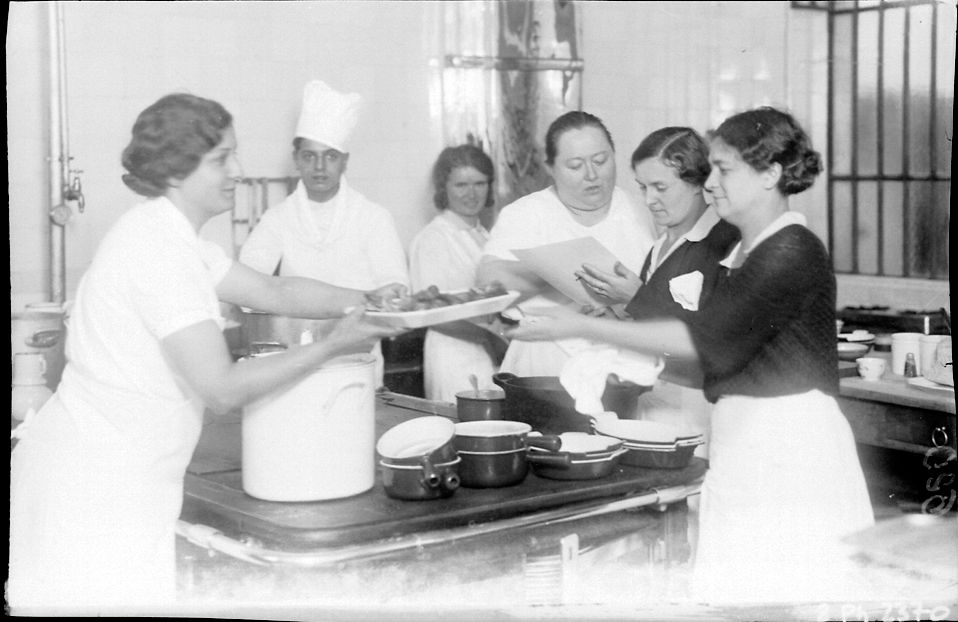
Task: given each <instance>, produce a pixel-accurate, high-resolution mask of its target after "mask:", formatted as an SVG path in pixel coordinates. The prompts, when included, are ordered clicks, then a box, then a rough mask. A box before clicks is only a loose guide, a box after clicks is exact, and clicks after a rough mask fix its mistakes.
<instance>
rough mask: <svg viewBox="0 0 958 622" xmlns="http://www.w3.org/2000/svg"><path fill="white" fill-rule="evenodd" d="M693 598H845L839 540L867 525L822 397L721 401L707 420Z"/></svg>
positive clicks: (859, 485)
mask: <svg viewBox="0 0 958 622" xmlns="http://www.w3.org/2000/svg"><path fill="white" fill-rule="evenodd" d="M711 423H712V425H711V429H712V434H711V447H710V450H709V465H710V467H709V471H708V473H707V474H706V476H705V482H704V484H703V487H702V499H701V510H700V511H701V514H700V518H699V530H700V532H699V539H698V544H697V547H696V554H695V563H694V580H693V590H694V594H695V596H696V598H697V599H699V600H700V601H703V602H708V603H718V602H727V603H748V602H803V603H807V602H822V601H825V600H833V599H839V600H840V599H847V598H849V591H848V590H849V587H848V586H849V585H850V583H853V582H850V581H849V579H848V577H849V576H850V575H849V574H848V573H849V572H850V570H851V568H852V564H851V563H850V562H849V560H848V551H847V550H846V549H845V547H843V545H842V544H841V542H840V539H841V538H842V537H844V536H846V535H848V534H851V533H854V532H856V531H858V530H861V529H865V528H867V527H870V526H871V525H872V524H874V518H873V514H872V507H871V502H870V500H869V497H868V491H867V488H866V487H865V479H864V476H863V474H862V470H861V466H860V464H859V461H858V455H857V452H856V448H855V441H854V437H853V436H852V432H851V428H850V427H849V425H848V422H847V420H846V419H845V417H844V415H842V413H841V411H840V410H839V408H838V404H837V403H836V402H835V400H834V399H833V398H832V397H829V396H827V395H825V394H824V393H821V392H820V391H810V392H808V393H803V394H800V395H791V396H785V397H778V398H754V397H744V396H729V397H723V398H721V399H720V400H719V402H718V403H717V404H716V406H715V409H714V411H713V412H712V418H711Z"/></svg>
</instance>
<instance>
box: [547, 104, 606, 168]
mask: <svg viewBox="0 0 958 622" xmlns="http://www.w3.org/2000/svg"><path fill="white" fill-rule="evenodd" d="M583 127H594V128H597V129H599V130H601V131H602V133H603V134H605V137H606V139H607V140H608V141H609V145H610V146H611V147H612V151H615V143H614V142H613V141H612V134H610V133H609V130H608V128H606V127H605V124H604V123H602V119H600V118H599V117H597V116H595V115H594V114H589V113H588V112H585V111H582V110H573V111H571V112H567V113H565V114H564V115H562V116H560V117H559V118H558V119H556V120H555V121H553V122H552V123H551V124H550V125H549V129H548V130H546V138H545V143H546V145H545V147H546V164H548V165H549V166H552V165H553V164H555V161H556V154H557V151H558V142H559V138H560V137H561V136H562V135H563V134H565V133H566V132H568V131H569V130H578V129H581V128H583Z"/></svg>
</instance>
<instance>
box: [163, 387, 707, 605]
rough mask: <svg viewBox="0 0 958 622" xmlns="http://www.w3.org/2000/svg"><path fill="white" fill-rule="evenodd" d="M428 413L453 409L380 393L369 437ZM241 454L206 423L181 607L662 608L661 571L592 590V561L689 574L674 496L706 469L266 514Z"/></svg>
mask: <svg viewBox="0 0 958 622" xmlns="http://www.w3.org/2000/svg"><path fill="white" fill-rule="evenodd" d="M434 414H438V415H440V416H447V417H450V418H454V417H455V406H453V405H451V404H443V403H437V402H427V401H426V400H421V399H416V398H408V397H406V396H397V395H395V394H386V395H379V396H378V397H377V407H376V427H377V429H376V433H377V437H378V436H380V435H382V433H383V432H385V431H386V430H387V429H389V428H391V427H392V426H394V425H397V424H399V423H401V422H403V421H407V420H409V419H412V418H415V417H421V416H428V415H434ZM240 447H241V435H240V418H239V416H238V415H234V416H230V417H227V418H225V419H221V420H210V421H208V423H207V425H206V426H205V427H204V432H203V435H202V436H201V439H200V442H199V445H198V447H197V450H196V452H195V454H194V458H193V461H192V463H191V465H190V467H189V469H188V472H187V476H186V481H185V496H184V508H183V513H182V517H181V521H180V522H179V525H178V533H179V535H180V536H182V537H181V538H180V539H179V542H178V550H179V566H180V582H181V586H180V587H181V593H182V594H183V596H184V598H185V599H186V600H192V601H194V602H207V603H209V602H215V603H218V604H219V605H220V606H221V605H222V603H223V602H224V599H225V601H226V602H231V601H236V600H248V599H254V600H257V601H259V602H268V603H284V604H289V603H291V602H314V603H315V602H317V601H322V602H325V603H329V602H330V601H331V600H332V601H335V602H339V603H340V604H342V605H343V606H347V607H348V606H349V605H350V604H351V603H356V602H357V599H358V602H360V603H365V604H370V603H380V604H384V603H385V604H389V603H395V601H397V600H401V601H402V602H406V603H408V602H410V599H412V601H416V600H417V599H418V602H420V604H421V603H430V602H435V601H436V600H437V599H438V600H440V601H442V602H445V603H447V604H448V603H456V602H460V603H462V602H465V601H464V600H463V599H465V600H467V601H470V602H473V603H474V604H475V602H476V600H477V599H478V602H480V603H495V602H502V601H503V600H505V602H509V603H513V604H515V603H516V602H518V603H522V604H526V605H542V604H558V603H566V604H568V603H569V602H570V601H581V602H593V601H594V600H595V594H594V593H593V592H594V590H601V591H602V592H603V593H605V594H606V595H605V596H603V600H607V598H608V594H607V593H608V590H610V589H611V590H612V591H614V592H615V591H616V590H617V588H616V586H619V587H621V588H622V589H621V590H618V592H617V593H618V594H619V597H621V598H622V599H625V600H627V601H628V602H630V603H632V604H634V603H635V602H636V599H639V600H642V599H643V594H645V595H646V597H647V598H651V599H652V600H653V601H655V602H661V600H662V599H668V594H670V593H677V592H675V591H676V590H677V591H679V592H681V591H683V588H684V586H680V585H668V583H669V580H668V579H667V578H666V577H668V573H667V572H666V573H665V574H662V573H661V572H659V573H657V574H656V579H655V580H647V578H646V580H643V577H642V576H641V572H638V571H636V570H635V568H636V566H635V565H633V566H632V571H631V572H630V573H628V574H626V573H618V572H617V573H614V574H615V576H614V577H611V578H608V579H606V580H603V581H601V582H599V583H594V582H593V579H596V578H598V577H599V576H600V575H601V573H600V572H598V571H594V567H595V564H600V565H601V564H602V563H603V560H605V561H608V560H609V559H619V560H621V559H633V561H634V560H635V559H638V560H639V562H640V563H639V564H638V567H646V568H651V567H652V566H653V565H654V566H656V567H657V568H659V569H661V568H663V567H669V566H670V565H675V566H679V565H685V566H687V563H688V560H689V556H690V550H691V547H690V544H689V538H688V512H687V503H686V499H687V497H689V496H690V495H693V494H695V493H697V492H698V490H699V487H700V485H701V481H702V478H703V476H704V473H705V470H706V463H705V461H703V460H700V459H697V458H695V459H693V460H692V462H691V463H690V464H689V465H688V466H687V467H685V468H682V469H644V468H638V467H630V466H624V465H623V466H619V467H617V468H616V470H615V471H614V472H613V473H612V474H611V475H610V476H608V477H606V478H601V479H596V480H580V481H560V480H548V479H544V478H539V477H537V476H536V475H535V474H534V473H532V472H531V471H530V473H529V475H528V476H527V477H526V478H525V480H523V481H522V482H521V483H520V484H517V485H515V486H509V487H504V488H484V489H476V488H465V487H460V488H459V489H458V490H456V492H455V494H453V495H452V496H451V497H449V498H446V499H436V500H429V501H402V500H396V499H392V498H390V497H388V496H387V495H386V494H385V492H384V490H383V487H382V482H381V480H380V478H379V476H378V473H377V479H376V483H375V485H374V487H373V488H372V489H371V490H369V491H367V492H365V493H362V494H359V495H355V496H352V497H348V498H344V499H335V500H329V501H321V502H307V503H276V502H269V501H262V500H258V499H255V498H253V497H250V496H249V495H246V494H245V493H244V492H243V489H242V471H241V456H240ZM370 459H371V460H372V459H374V457H373V456H370ZM586 567H592V568H593V571H590V572H587V573H586V572H584V569H585V568H586ZM604 567H605V568H606V569H608V568H612V567H615V564H613V565H612V566H608V565H606V566H604ZM585 577H588V580H585V579H584V578H585ZM676 581H681V579H676ZM370 590H372V591H370ZM447 598H452V599H453V600H452V601H447V600H446V599H447ZM457 599H458V600H457Z"/></svg>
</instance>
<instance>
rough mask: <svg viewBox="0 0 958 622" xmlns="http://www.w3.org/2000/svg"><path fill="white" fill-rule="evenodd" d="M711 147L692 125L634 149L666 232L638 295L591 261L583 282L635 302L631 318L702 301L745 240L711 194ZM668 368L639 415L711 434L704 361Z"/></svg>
mask: <svg viewBox="0 0 958 622" xmlns="http://www.w3.org/2000/svg"><path fill="white" fill-rule="evenodd" d="M708 153H709V152H708V144H706V142H705V140H704V139H703V138H702V137H701V136H699V135H698V134H697V133H696V132H695V130H693V129H691V128H688V127H664V128H661V129H658V130H656V131H654V132H652V133H651V134H649V135H648V136H647V137H646V138H645V139H644V140H643V141H642V142H641V143H640V144H639V146H638V147H637V148H636V150H635V151H634V152H633V153H632V170H633V172H634V173H635V181H636V182H637V183H638V184H639V189H640V190H641V192H642V195H643V196H644V198H645V204H646V207H648V208H649V211H650V212H651V214H652V218H653V219H654V220H655V223H656V224H657V225H659V226H660V227H662V228H663V230H664V233H663V234H662V235H661V236H660V237H659V239H658V240H656V242H655V244H654V245H653V246H652V250H650V251H649V254H648V255H647V256H646V257H645V264H644V265H643V266H642V270H641V272H640V273H639V275H638V280H639V284H640V286H639V288H638V291H637V292H633V293H634V296H631V297H630V296H629V295H628V291H627V290H628V288H626V287H624V286H623V285H624V280H625V279H624V278H623V277H621V276H618V275H614V274H611V273H608V272H605V271H603V270H601V269H599V268H598V267H596V266H592V265H589V264H585V265H584V266H583V267H582V270H581V272H580V273H579V276H580V277H581V279H582V282H584V283H586V284H587V285H589V286H590V287H591V288H593V289H594V290H595V291H597V292H600V293H607V294H608V297H609V299H610V301H612V302H628V305H627V306H626V312H627V313H628V315H629V316H630V317H631V318H632V319H636V320H641V319H649V318H657V317H668V316H670V315H671V314H672V311H673V310H679V309H681V308H687V309H690V310H695V308H697V307H700V306H701V305H702V304H703V303H704V301H705V300H707V299H708V297H709V295H710V294H711V292H712V289H713V288H714V285H715V282H716V281H717V279H718V276H719V273H720V270H723V268H722V267H721V266H720V265H719V262H720V261H721V260H722V259H723V258H724V257H725V256H726V255H728V252H729V251H730V250H731V249H732V246H733V245H734V244H735V243H736V242H738V240H739V233H738V229H736V228H735V226H734V225H731V224H729V223H728V222H726V221H724V220H721V219H720V218H719V216H718V214H717V213H716V211H715V208H714V207H710V206H709V205H708V204H707V203H706V201H705V192H704V186H705V180H706V179H707V178H708V176H709V172H710V171H711V167H710V166H709V161H708ZM629 298H631V300H630V299H629ZM665 373H666V374H667V375H668V376H669V377H670V379H672V380H674V381H675V382H670V381H667V380H662V379H659V381H658V382H657V383H656V385H655V390H654V391H649V392H647V393H644V394H642V395H641V396H640V397H639V404H638V414H639V416H640V417H641V418H642V419H647V420H653V421H663V422H665V423H670V424H673V425H678V426H680V427H681V428H682V429H683V430H684V432H686V433H688V434H703V435H705V436H706V438H707V437H708V416H709V412H710V410H711V407H710V405H709V403H708V402H707V401H706V400H705V398H704V397H703V396H702V390H701V389H702V370H701V366H700V365H699V364H698V362H697V361H679V360H670V361H669V363H668V365H667V368H666V372H665ZM695 454H696V455H697V456H699V457H702V458H705V457H707V456H708V444H707V443H705V444H702V445H700V446H699V447H697V448H696V450H695Z"/></svg>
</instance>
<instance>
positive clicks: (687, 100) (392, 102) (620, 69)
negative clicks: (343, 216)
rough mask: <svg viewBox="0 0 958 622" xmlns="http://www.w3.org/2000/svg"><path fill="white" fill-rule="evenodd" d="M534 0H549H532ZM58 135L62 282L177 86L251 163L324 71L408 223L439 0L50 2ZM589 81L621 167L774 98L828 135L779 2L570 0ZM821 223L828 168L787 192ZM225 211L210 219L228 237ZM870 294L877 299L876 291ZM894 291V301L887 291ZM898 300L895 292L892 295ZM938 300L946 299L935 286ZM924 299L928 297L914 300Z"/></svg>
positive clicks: (26, 44)
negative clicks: (64, 217)
mask: <svg viewBox="0 0 958 622" xmlns="http://www.w3.org/2000/svg"><path fill="white" fill-rule="evenodd" d="M541 1H545V0H541ZM62 5H63V7H64V18H65V24H66V32H65V34H66V44H67V49H68V54H69V55H68V59H67V72H68V98H69V123H70V143H71V153H72V155H73V156H74V158H75V161H74V164H75V166H76V168H79V169H81V170H83V174H82V180H83V188H84V192H85V194H86V198H87V211H86V213H85V214H83V215H78V216H76V217H75V218H74V219H73V220H72V221H71V223H70V224H69V225H68V226H67V232H66V247H67V265H68V279H67V291H68V294H67V295H68V297H71V296H72V294H73V292H74V290H75V288H76V285H77V282H78V279H79V277H80V275H81V274H82V272H83V270H84V269H85V268H86V266H87V265H88V263H89V261H90V260H91V258H92V256H93V252H94V251H95V249H96V246H97V244H98V243H99V240H100V239H101V238H102V236H103V234H104V233H105V231H106V230H107V229H108V228H109V227H110V225H111V224H112V223H113V222H115V220H116V218H117V217H118V216H119V214H121V213H122V212H123V211H124V210H125V209H126V208H127V207H129V206H130V205H131V204H132V203H133V202H134V201H135V200H136V199H137V197H136V196H135V195H134V194H133V193H131V192H130V191H128V190H127V189H126V188H125V187H124V186H123V184H122V182H120V180H119V177H120V174H121V173H122V171H121V167H120V165H119V155H120V151H121V150H122V149H123V147H124V146H125V143H126V141H127V140H128V137H129V128H130V126H131V125H132V122H133V120H134V118H135V116H136V114H137V113H138V112H139V111H140V110H142V109H143V108H144V107H145V106H147V105H148V104H150V103H151V102H152V101H154V100H156V99H157V98H158V97H159V96H161V95H163V94H165V93H167V92H170V91H173V90H180V89H186V90H189V91H191V92H194V93H196V94H200V95H204V96H208V97H212V98H214V99H217V100H219V101H221V102H222V103H224V105H226V107H227V108H228V109H229V110H230V111H231V112H232V113H233V114H234V116H235V118H236V129H237V135H238V139H239V142H240V157H241V161H242V163H243V166H244V169H245V173H246V174H248V175H252V176H261V175H262V176H280V175H286V174H290V173H291V172H292V169H291V163H290V159H289V154H290V149H291V147H290V139H291V134H292V132H293V129H294V127H295V123H296V115H297V113H298V108H299V100H300V95H301V91H302V86H303V84H304V83H305V82H307V81H308V80H310V79H314V78H322V79H325V80H327V81H328V82H329V83H331V84H332V85H334V86H335V87H337V88H340V89H343V90H354V91H358V92H360V93H362V94H363V95H364V96H365V97H366V100H367V104H366V108H365V110H364V113H363V117H362V121H361V123H360V125H359V128H358V129H357V132H356V136H355V140H354V141H353V153H352V155H351V158H350V169H349V173H348V176H349V178H350V181H351V183H352V184H353V185H355V186H356V187H357V188H359V189H360V190H361V191H362V192H364V193H365V194H367V196H369V197H370V198H372V199H373V200H376V201H378V202H380V203H381V204H383V205H385V206H387V207H388V208H389V209H390V210H391V211H392V212H393V214H394V215H395V216H396V219H397V222H398V224H399V228H400V235H401V236H402V238H403V239H404V240H405V241H406V242H408V241H409V240H410V239H411V238H412V236H413V235H414V234H415V232H416V231H417V230H418V229H419V228H420V227H421V226H422V225H423V224H425V222H426V221H427V220H428V219H429V218H431V217H432V215H433V210H432V208H431V200H430V192H429V188H428V172H429V167H430V166H431V165H432V162H433V159H434V158H435V155H436V154H437V153H438V151H439V149H440V148H441V147H442V124H441V120H440V119H439V118H438V114H439V110H440V106H438V105H437V97H438V95H437V93H436V84H437V81H436V80H435V77H436V71H437V68H436V60H437V58H438V57H439V54H440V51H441V50H442V36H443V32H442V29H443V28H444V25H443V20H442V19H441V17H442V3H440V2H417V1H411V2H378V1H365V2H357V1H324V2H282V3H280V2H277V3H267V2H262V3H261V2H216V3H206V2H175V3H171V2H83V3H72V2H66V3H62ZM578 7H579V10H580V17H581V22H582V29H583V36H582V46H581V50H582V54H583V56H584V58H585V63H586V65H585V73H584V77H583V93H584V95H583V99H584V106H585V108H586V109H587V110H589V111H591V112H593V113H595V114H597V115H599V116H600V117H601V118H602V119H603V120H604V121H605V122H606V123H607V124H608V126H609V128H610V130H611V131H612V133H613V135H614V137H615V139H616V142H617V151H618V163H619V171H620V178H619V183H620V185H621V186H622V187H623V188H625V189H627V190H629V191H632V192H634V185H635V184H634V182H633V181H632V178H631V175H630V170H629V166H628V160H629V156H630V155H631V152H632V150H633V149H634V148H635V146H636V145H637V144H638V142H639V141H640V140H641V139H642V137H643V136H645V135H646V134H647V133H648V132H650V131H652V130H654V129H656V128H658V127H661V126H663V125H667V124H668V125H672V124H676V125H690V126H692V127H694V128H696V129H698V130H700V131H704V130H707V129H709V128H710V127H714V126H715V125H716V124H717V123H719V122H720V121H721V120H722V119H723V118H724V117H725V116H726V115H727V114H729V113H730V112H733V111H737V110H741V109H744V108H748V107H751V106H754V105H758V104H764V103H769V104H773V105H778V106H785V107H787V108H789V109H791V110H792V111H793V112H794V113H795V114H796V115H797V116H798V117H799V119H800V120H801V121H802V122H803V123H805V125H806V127H808V128H809V130H810V131H811V133H812V136H813V140H814V142H815V143H816V144H818V145H822V146H824V140H825V90H824V89H825V85H826V80H825V76H826V73H825V72H826V60H825V57H824V54H825V49H826V46H825V39H824V37H825V30H824V26H825V22H824V17H823V16H822V15H820V14H818V13H810V12H805V11H795V10H792V9H790V8H789V3H788V2H784V1H783V2H679V1H673V2H582V3H579V4H578ZM47 25H48V14H47V5H46V4H45V3H14V4H12V5H11V8H10V12H9V19H8V33H7V56H6V68H7V89H8V91H7V126H8V149H9V158H8V178H9V180H10V181H9V190H10V205H9V211H10V236H11V257H10V261H11V269H10V280H11V305H12V308H14V309H19V308H21V307H22V306H23V304H25V303H27V302H32V301H36V300H42V299H44V298H45V296H46V291H47V287H48V283H47V282H46V279H47V276H46V261H47V259H46V256H47V250H46V241H45V240H46V216H45V213H46V209H47V207H48V198H47V195H48V192H49V191H48V189H47V181H46V180H47V172H46V171H47V165H46V163H45V161H44V158H45V157H46V154H47V140H48V139H47V129H46V128H47V122H46V117H45V114H46V113H45V109H46V101H47V98H48V96H49V87H48V84H47V82H46V76H47V74H48V68H47ZM792 205H793V207H794V208H795V209H798V210H800V211H802V212H803V213H805V214H807V215H808V217H809V219H810V224H811V226H812V228H813V229H815V231H816V232H817V233H819V235H822V236H824V235H825V233H826V225H825V223H826V218H825V211H824V207H825V201H824V184H817V187H813V189H812V190H810V191H807V192H806V193H803V194H802V195H800V196H798V197H796V198H795V199H794V200H793V203H792ZM228 229H229V227H228V219H226V218H225V217H219V218H217V219H214V221H212V222H211V223H210V224H209V225H208V226H207V228H206V229H204V232H203V233H204V235H206V236H207V237H210V238H211V239H215V240H217V241H219V242H221V243H223V244H224V246H228V239H229V234H228ZM866 281H867V283H866V284H865V285H862V283H863V281H862V280H861V279H846V278H840V279H839V303H840V304H890V305H891V306H896V307H903V306H906V305H907V306H909V308H913V307H911V306H910V305H911V301H914V300H923V301H924V300H928V301H930V302H933V303H934V305H935V307H937V306H946V307H947V308H949V309H950V303H948V286H947V283H929V282H922V281H917V282H916V281H907V282H903V281H902V280H891V279H871V280H866ZM876 299H880V302H873V300H876ZM885 300H888V301H890V302H884V301H885ZM903 301H905V302H903ZM941 301H944V302H941ZM926 306H927V305H926Z"/></svg>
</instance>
